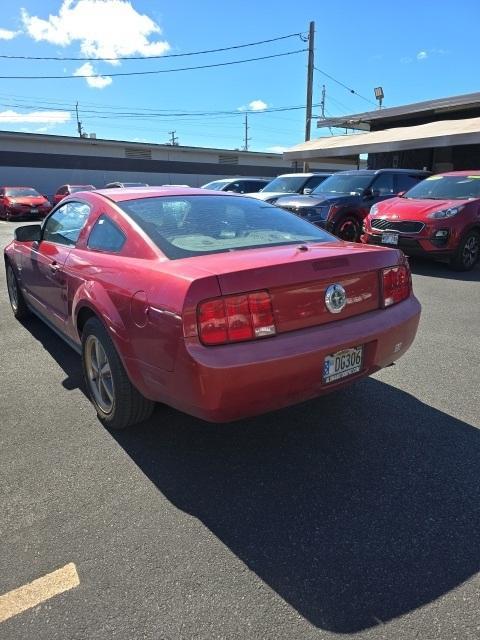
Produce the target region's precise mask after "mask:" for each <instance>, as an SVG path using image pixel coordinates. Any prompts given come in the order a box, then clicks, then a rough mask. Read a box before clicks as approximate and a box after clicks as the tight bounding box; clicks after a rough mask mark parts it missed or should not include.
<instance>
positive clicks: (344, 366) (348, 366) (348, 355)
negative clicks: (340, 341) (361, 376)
mask: <svg viewBox="0 0 480 640" xmlns="http://www.w3.org/2000/svg"><path fill="white" fill-rule="evenodd" d="M362 361H363V346H360V347H353V349H343V351H337V353H332V355H331V356H327V357H326V358H325V361H324V363H323V382H324V383H326V384H328V383H329V382H335V381H336V380H341V379H342V378H346V377H347V376H352V375H354V374H355V373H358V372H359V371H360V370H361V368H362Z"/></svg>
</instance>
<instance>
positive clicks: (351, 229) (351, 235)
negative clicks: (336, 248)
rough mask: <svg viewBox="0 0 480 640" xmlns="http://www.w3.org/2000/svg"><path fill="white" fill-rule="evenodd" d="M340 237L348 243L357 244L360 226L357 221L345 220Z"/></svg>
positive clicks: (340, 229) (341, 225)
mask: <svg viewBox="0 0 480 640" xmlns="http://www.w3.org/2000/svg"><path fill="white" fill-rule="evenodd" d="M338 237H339V238H341V239H342V240H345V241H347V242H356V241H357V238H358V225H357V223H356V222H355V220H351V219H347V220H344V221H343V222H342V223H341V224H340V227H339V229H338Z"/></svg>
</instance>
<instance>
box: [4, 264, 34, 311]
mask: <svg viewBox="0 0 480 640" xmlns="http://www.w3.org/2000/svg"><path fill="white" fill-rule="evenodd" d="M5 266H6V272H7V291H8V297H9V299H10V306H11V308H12V311H13V315H14V316H15V318H16V319H17V320H23V319H24V318H27V317H28V316H29V315H30V309H29V308H28V306H27V303H26V302H25V298H24V297H23V293H22V290H21V289H20V285H19V284H18V279H17V276H16V275H15V271H14V270H13V267H12V265H11V264H10V262H7V264H6V265H5Z"/></svg>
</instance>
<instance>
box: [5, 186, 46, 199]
mask: <svg viewBox="0 0 480 640" xmlns="http://www.w3.org/2000/svg"><path fill="white" fill-rule="evenodd" d="M5 195H6V196H8V197H9V198H38V196H39V195H40V194H39V193H38V191H35V189H31V188H30V187H17V188H15V189H5Z"/></svg>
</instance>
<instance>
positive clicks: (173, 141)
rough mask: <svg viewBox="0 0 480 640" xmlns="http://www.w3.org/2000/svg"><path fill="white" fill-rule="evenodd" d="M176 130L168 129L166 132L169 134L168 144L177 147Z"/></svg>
mask: <svg viewBox="0 0 480 640" xmlns="http://www.w3.org/2000/svg"><path fill="white" fill-rule="evenodd" d="M176 133H177V132H176V131H169V132H168V134H169V136H170V144H171V145H172V146H173V147H178V136H176V135H175V134H176Z"/></svg>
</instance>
